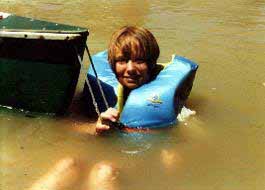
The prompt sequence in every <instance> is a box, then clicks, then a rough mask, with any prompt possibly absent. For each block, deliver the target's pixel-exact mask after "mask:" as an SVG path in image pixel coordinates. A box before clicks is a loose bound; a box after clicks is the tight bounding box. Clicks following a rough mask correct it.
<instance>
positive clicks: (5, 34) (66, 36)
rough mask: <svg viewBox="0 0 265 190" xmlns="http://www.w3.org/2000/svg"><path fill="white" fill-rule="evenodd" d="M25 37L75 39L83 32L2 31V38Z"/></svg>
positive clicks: (0, 35) (0, 34) (0, 33)
mask: <svg viewBox="0 0 265 190" xmlns="http://www.w3.org/2000/svg"><path fill="white" fill-rule="evenodd" d="M1 37H5V38H25V39H43V40H73V39H75V38H79V37H81V34H78V33H76V34H62V33H45V32H10V31H0V38H1Z"/></svg>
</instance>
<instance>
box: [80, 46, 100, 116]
mask: <svg viewBox="0 0 265 190" xmlns="http://www.w3.org/2000/svg"><path fill="white" fill-rule="evenodd" d="M75 51H76V55H77V59H78V61H79V64H80V65H81V71H82V69H83V60H82V59H81V56H80V55H79V53H78V51H77V48H76V47H75ZM86 83H87V86H88V89H89V92H90V94H91V97H92V102H93V105H94V107H95V110H96V112H97V114H98V117H99V118H100V111H99V109H98V104H97V101H96V98H95V95H94V93H93V90H92V86H91V84H90V82H89V80H88V78H87V76H86Z"/></svg>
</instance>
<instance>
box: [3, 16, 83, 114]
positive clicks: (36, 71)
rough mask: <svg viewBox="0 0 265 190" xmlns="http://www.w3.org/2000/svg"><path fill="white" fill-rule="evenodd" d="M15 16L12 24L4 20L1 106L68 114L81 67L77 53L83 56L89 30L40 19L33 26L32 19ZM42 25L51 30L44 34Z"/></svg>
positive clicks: (11, 21)
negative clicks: (41, 30) (31, 24)
mask: <svg viewBox="0 0 265 190" xmlns="http://www.w3.org/2000/svg"><path fill="white" fill-rule="evenodd" d="M11 18H12V19H11V20H10V22H9V23H10V25H8V20H6V19H8V18H6V19H3V20H2V21H1V20H0V27H1V26H2V28H3V25H4V29H2V30H0V92H1V93H0V105H2V106H5V107H12V108H16V109H22V110H26V111H31V112H41V113H55V114H64V113H65V112H66V111H67V109H68V107H69V105H70V104H71V101H72V98H73V95H74V93H75V88H76V85H77V82H78V78H79V72H80V67H81V66H80V63H79V61H78V58H77V53H78V54H79V55H80V56H81V57H82V56H83V53H84V50H85V45H86V39H87V35H88V31H87V30H84V29H83V30H82V31H80V29H79V28H78V30H77V27H72V26H67V25H59V24H55V23H50V22H45V21H38V20H34V22H35V23H34V27H33V28H31V26H30V25H29V24H28V23H27V22H29V23H30V22H32V21H31V20H30V18H24V17H16V16H12V17H11ZM3 21H4V22H3ZM1 22H2V23H1ZM16 22H18V24H17V26H19V28H15V26H14V23H16ZM23 22H24V28H23ZM38 24H39V27H37V26H38ZM44 26H45V27H44ZM48 26H54V27H48ZM55 26H56V27H58V28H56V27H55ZM63 26H65V27H63ZM12 28H13V29H12ZM41 28H48V29H49V31H45V32H44V33H40V32H39V31H40V29H41ZM63 29H65V30H64V32H62V31H63ZM75 29H76V30H75ZM58 34H59V36H58ZM71 34H74V35H72V36H71ZM62 36H64V37H63V38H62ZM69 36H70V37H69Z"/></svg>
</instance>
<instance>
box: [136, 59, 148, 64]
mask: <svg viewBox="0 0 265 190" xmlns="http://www.w3.org/2000/svg"><path fill="white" fill-rule="evenodd" d="M135 62H136V63H137V64H142V63H145V62H146V61H145V60H143V59H136V60H135Z"/></svg>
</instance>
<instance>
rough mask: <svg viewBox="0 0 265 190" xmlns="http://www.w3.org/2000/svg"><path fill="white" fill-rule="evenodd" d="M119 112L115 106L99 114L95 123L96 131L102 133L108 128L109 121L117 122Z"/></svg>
mask: <svg viewBox="0 0 265 190" xmlns="http://www.w3.org/2000/svg"><path fill="white" fill-rule="evenodd" d="M118 119H119V112H118V110H116V109H115V108H109V109H107V110H106V111H105V112H102V113H101V114H100V117H99V118H98V121H97V124H96V133H102V132H104V131H108V130H109V129H110V124H111V122H117V121H118Z"/></svg>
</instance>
